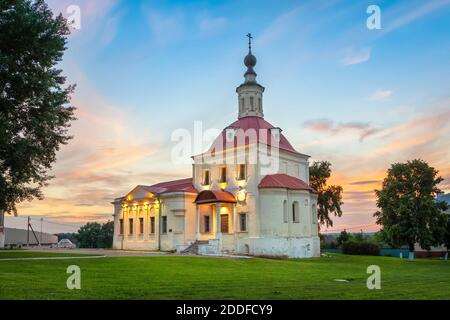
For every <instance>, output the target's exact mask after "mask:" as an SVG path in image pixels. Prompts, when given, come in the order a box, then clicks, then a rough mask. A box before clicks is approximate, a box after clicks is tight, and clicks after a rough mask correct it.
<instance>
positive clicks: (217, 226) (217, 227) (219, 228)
mask: <svg viewBox="0 0 450 320" xmlns="http://www.w3.org/2000/svg"><path fill="white" fill-rule="evenodd" d="M216 219H217V220H216V237H217V239H221V238H222V229H221V227H220V203H216Z"/></svg>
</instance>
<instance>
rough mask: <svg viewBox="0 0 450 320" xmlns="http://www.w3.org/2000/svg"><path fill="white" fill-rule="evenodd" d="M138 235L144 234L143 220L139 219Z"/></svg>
mask: <svg viewBox="0 0 450 320" xmlns="http://www.w3.org/2000/svg"><path fill="white" fill-rule="evenodd" d="M139 233H140V234H144V218H139Z"/></svg>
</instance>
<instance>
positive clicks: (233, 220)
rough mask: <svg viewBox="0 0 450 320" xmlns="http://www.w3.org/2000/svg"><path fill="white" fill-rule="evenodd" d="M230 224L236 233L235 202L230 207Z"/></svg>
mask: <svg viewBox="0 0 450 320" xmlns="http://www.w3.org/2000/svg"><path fill="white" fill-rule="evenodd" d="M231 225H232V226H233V233H236V232H237V231H238V230H237V217H236V204H234V203H233V205H232V207H231Z"/></svg>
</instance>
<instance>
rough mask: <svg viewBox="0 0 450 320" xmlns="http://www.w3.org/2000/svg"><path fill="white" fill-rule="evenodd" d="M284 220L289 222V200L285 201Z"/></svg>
mask: <svg viewBox="0 0 450 320" xmlns="http://www.w3.org/2000/svg"><path fill="white" fill-rule="evenodd" d="M283 221H284V223H288V222H289V216H288V208H287V200H284V201H283Z"/></svg>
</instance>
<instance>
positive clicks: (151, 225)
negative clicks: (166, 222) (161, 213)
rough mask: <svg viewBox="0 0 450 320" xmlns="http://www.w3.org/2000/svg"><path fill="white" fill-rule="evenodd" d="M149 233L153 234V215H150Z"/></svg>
mask: <svg viewBox="0 0 450 320" xmlns="http://www.w3.org/2000/svg"><path fill="white" fill-rule="evenodd" d="M150 234H155V217H150Z"/></svg>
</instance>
